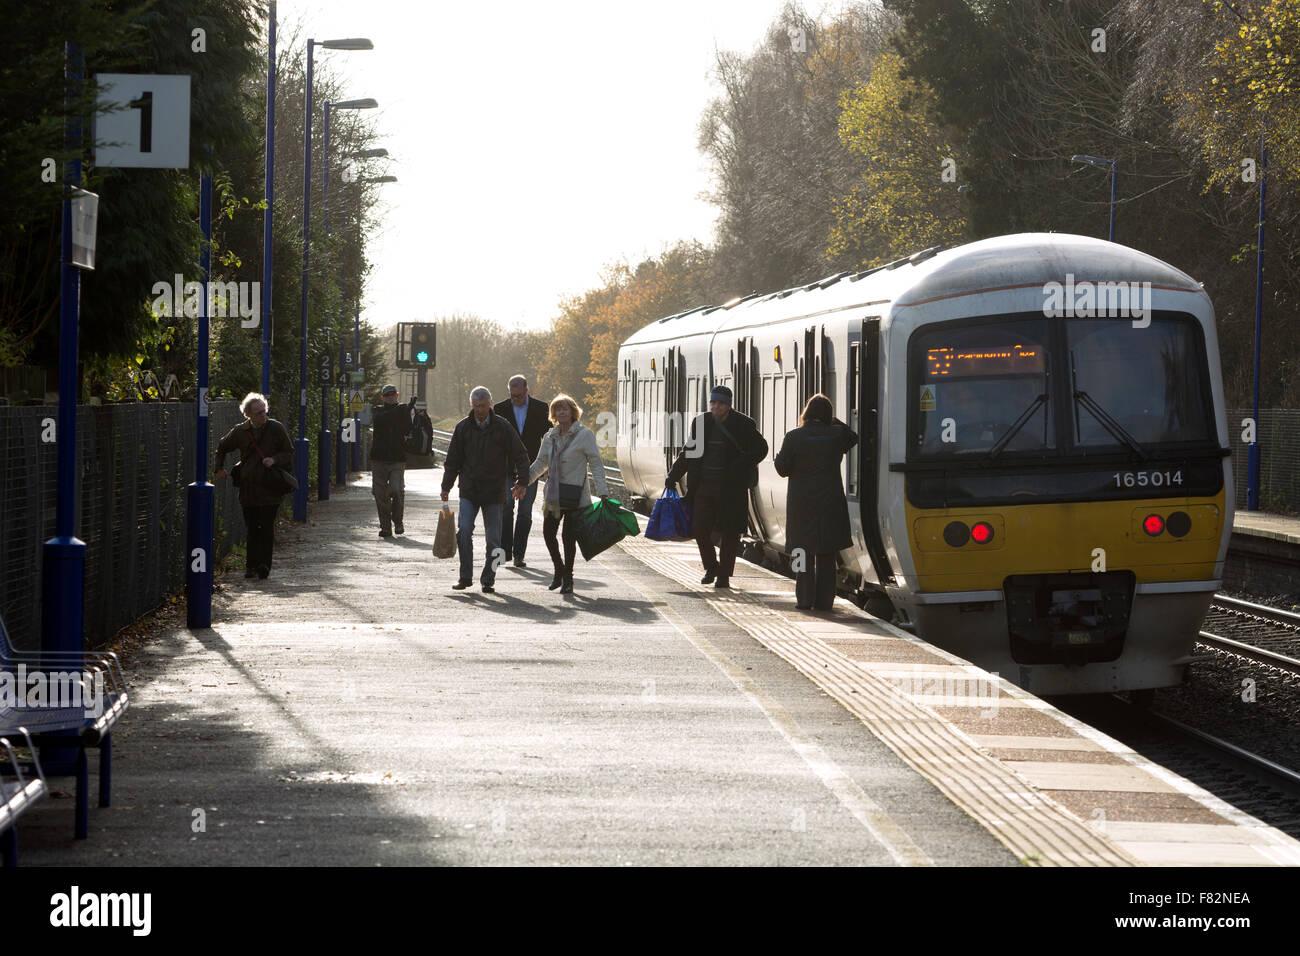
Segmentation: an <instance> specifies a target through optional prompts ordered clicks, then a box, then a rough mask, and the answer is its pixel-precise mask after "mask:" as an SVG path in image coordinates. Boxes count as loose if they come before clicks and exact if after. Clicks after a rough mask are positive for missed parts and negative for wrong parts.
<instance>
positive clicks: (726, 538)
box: [664, 385, 767, 588]
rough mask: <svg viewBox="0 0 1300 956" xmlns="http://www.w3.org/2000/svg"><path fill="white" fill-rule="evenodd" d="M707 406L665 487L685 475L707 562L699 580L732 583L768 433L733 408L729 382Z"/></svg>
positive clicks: (694, 531) (702, 554) (694, 524)
mask: <svg viewBox="0 0 1300 956" xmlns="http://www.w3.org/2000/svg"><path fill="white" fill-rule="evenodd" d="M709 412H710V414H708V415H700V416H699V417H698V418H696V419H695V420H694V421H693V422H691V434H690V437H689V438H688V439H687V442H686V446H685V447H684V448H683V449H682V450H681V452H680V453H679V454H678V455H677V460H676V461H675V462H673V467H672V470H671V471H669V472H668V480H667V481H666V482H665V483H664V487H665V488H672V487H674V486H675V485H676V484H677V482H679V481H681V480H682V477H683V476H685V478H686V503H687V504H689V505H690V506H691V533H692V534H693V535H695V543H696V544H697V545H698V546H699V548H700V560H701V561H702V562H703V563H704V577H703V578H702V579H701V581H700V583H701V584H709V583H712V584H713V586H714V587H715V588H729V587H731V575H732V573H733V572H734V571H735V569H736V554H737V552H738V551H739V550H740V535H741V533H742V532H743V531H744V530H745V528H746V526H747V525H748V523H749V489H750V488H752V487H753V486H754V484H756V483H757V474H758V463H759V462H760V461H762V460H763V459H764V458H766V457H767V439H765V438H764V437H763V435H762V433H760V432H759V430H758V426H757V425H755V424H754V420H753V419H752V418H750V417H749V416H748V415H742V414H740V412H737V411H735V410H733V409H732V407H731V389H729V388H727V386H725V385H718V386H716V387H715V388H714V389H713V391H712V392H711V393H710V395H709ZM701 434H702V435H703V439H702V440H700V439H699V437H698V436H700V435H701ZM715 530H717V531H718V532H720V533H721V535H722V548H721V553H720V554H718V555H715V554H714V551H713V539H712V537H711V535H712V534H713V532H714V531H715Z"/></svg>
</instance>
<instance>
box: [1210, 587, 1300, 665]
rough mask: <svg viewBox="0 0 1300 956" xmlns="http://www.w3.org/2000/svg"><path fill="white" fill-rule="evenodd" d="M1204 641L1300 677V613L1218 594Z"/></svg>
mask: <svg viewBox="0 0 1300 956" xmlns="http://www.w3.org/2000/svg"><path fill="white" fill-rule="evenodd" d="M1204 627H1205V629H1204V630H1202V631H1201V632H1200V635H1199V637H1200V643H1201V644H1204V645H1206V646H1208V647H1211V648H1213V649H1215V650H1219V651H1224V652H1226V653H1229V654H1235V655H1237V656H1238V657H1244V658H1246V659H1248V660H1251V661H1254V662H1256V663H1259V664H1264V665H1267V666H1269V667H1276V668H1279V669H1280V670H1283V671H1286V672H1287V673H1289V674H1291V675H1294V676H1297V677H1300V614H1294V613H1292V612H1290V611H1284V610H1282V609H1280V608H1273V607H1267V606H1266V605H1263V604H1253V603H1251V602H1250V601H1242V600H1240V599H1239V598H1234V597H1229V596H1228V595H1226V594H1216V595H1215V596H1214V601H1213V603H1212V604H1211V605H1210V613H1209V614H1207V615H1206V618H1205V624H1204Z"/></svg>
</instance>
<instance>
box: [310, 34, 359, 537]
mask: <svg viewBox="0 0 1300 956" xmlns="http://www.w3.org/2000/svg"><path fill="white" fill-rule="evenodd" d="M318 46H319V47H324V48H325V49H327V50H373V49H374V48H375V45H374V44H373V43H371V42H370V41H369V40H366V39H360V38H353V39H346V40H312V39H308V40H307V83H306V90H305V93H306V97H305V98H306V104H305V106H306V122H305V123H304V124H303V176H302V330H301V331H302V336H301V341H300V342H299V352H300V362H299V368H298V440H297V441H296V442H295V443H294V448H293V453H294V454H293V464H294V469H293V470H294V474H295V476H296V477H297V479H298V489H297V491H295V492H294V493H293V520H294V521H306V520H307V482H308V477H307V461H308V458H309V455H310V450H311V442H309V441H308V440H307V292H308V287H309V284H310V283H309V276H308V268H309V267H310V261H311V114H312V104H311V83H312V72H313V54H314V53H315V49H316V47H318Z"/></svg>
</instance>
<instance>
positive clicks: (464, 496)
mask: <svg viewBox="0 0 1300 956" xmlns="http://www.w3.org/2000/svg"><path fill="white" fill-rule="evenodd" d="M469 400H470V406H471V410H470V413H469V415H468V416H467V417H465V418H464V419H462V420H461V421H460V422H459V423H457V425H456V429H455V431H453V432H452V434H451V444H450V445H448V447H447V462H446V464H445V465H444V466H443V473H442V500H443V501H446V500H447V496H448V495H449V494H450V493H451V486H452V485H453V484H455V482H456V478H457V476H459V478H460V517H459V520H458V522H457V533H456V543H457V545H458V546H459V550H460V578H459V579H458V580H457V581H456V583H455V584H454V585H453V586H452V587H453V590H456V591H463V590H464V589H465V588H467V587H469V585H470V582H471V581H472V580H473V574H474V519H475V518H477V517H478V513H479V511H480V510H481V511H482V512H483V536H484V537H485V538H487V556H486V560H485V561H484V562H483V573H482V574H481V575H480V576H479V582H480V583H481V584H482V585H483V593H485V594H491V593H493V591H495V590H496V589H495V587H494V586H493V585H494V584H495V583H496V573H497V566H498V563H499V561H500V559H501V556H502V555H503V554H504V552H503V551H502V550H501V511H502V507H503V505H504V504H505V500H506V494H507V492H506V484H507V482H508V481H509V479H510V476H511V475H512V474H513V475H514V477H515V487H514V490H513V492H512V494H513V495H514V497H515V499H516V500H518V499H520V498H522V497H523V496H524V488H526V487H527V485H528V466H529V461H528V452H527V451H525V450H524V443H523V442H522V441H521V440H520V438H519V433H518V432H516V431H515V430H514V429H513V428H511V427H510V423H509V422H508V421H506V420H505V419H504V418H502V417H501V416H500V415H496V414H493V412H492V393H491V392H489V391H488V390H487V389H486V388H484V387H483V386H482V385H480V386H478V387H477V388H475V389H474V390H473V391H472V392H470V393H469Z"/></svg>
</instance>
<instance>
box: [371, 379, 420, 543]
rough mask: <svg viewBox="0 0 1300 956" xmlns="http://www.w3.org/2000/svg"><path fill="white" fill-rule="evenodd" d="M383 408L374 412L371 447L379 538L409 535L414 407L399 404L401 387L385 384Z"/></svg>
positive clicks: (381, 395)
mask: <svg viewBox="0 0 1300 956" xmlns="http://www.w3.org/2000/svg"><path fill="white" fill-rule="evenodd" d="M379 397H380V399H381V400H382V401H383V404H382V405H375V406H374V407H372V408H371V409H370V423H371V427H372V428H373V429H374V431H375V440H374V444H372V445H371V446H370V493H371V494H373V495H374V496H375V507H376V508H377V509H378V511H379V537H381V538H391V537H392V536H393V532H394V531H396V532H397V533H398V534H403V533H405V529H404V528H403V527H402V514H403V511H404V506H405V502H406V433H407V432H408V431H410V428H411V407H410V406H409V405H399V404H398V403H397V397H398V396H397V386H396V385H385V386H384V387H383V389H382V390H381V391H380V393H379Z"/></svg>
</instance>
